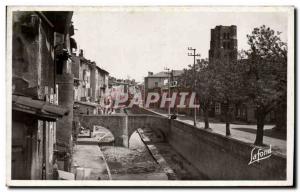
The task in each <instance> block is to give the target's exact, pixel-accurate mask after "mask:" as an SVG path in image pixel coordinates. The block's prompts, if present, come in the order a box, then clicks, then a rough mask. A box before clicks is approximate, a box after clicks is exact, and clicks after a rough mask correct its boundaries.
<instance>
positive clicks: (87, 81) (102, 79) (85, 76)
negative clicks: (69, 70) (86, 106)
mask: <svg viewBox="0 0 300 192" xmlns="http://www.w3.org/2000/svg"><path fill="white" fill-rule="evenodd" d="M72 58H74V60H73V65H76V70H74V71H73V72H74V73H75V74H76V75H75V76H76V78H77V79H76V81H75V84H76V87H75V89H74V99H75V100H76V101H82V102H93V103H100V101H101V100H102V99H104V95H105V93H106V92H107V89H108V75H109V73H108V72H107V71H106V70H104V69H102V68H100V67H98V66H97V64H96V63H95V62H92V61H90V60H88V59H86V58H85V57H84V55H83V50H80V53H79V55H78V56H76V55H73V56H72Z"/></svg>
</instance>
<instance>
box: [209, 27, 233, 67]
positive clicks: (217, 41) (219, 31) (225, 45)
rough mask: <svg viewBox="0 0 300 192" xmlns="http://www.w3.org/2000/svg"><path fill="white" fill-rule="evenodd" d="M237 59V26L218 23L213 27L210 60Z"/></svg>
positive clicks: (226, 60) (211, 61)
mask: <svg viewBox="0 0 300 192" xmlns="http://www.w3.org/2000/svg"><path fill="white" fill-rule="evenodd" d="M236 61H237V27H236V26H235V25H231V26H222V25H218V26H216V27H215V28H214V29H211V40H210V49H209V62H210V63H214V62H226V63H229V62H236Z"/></svg>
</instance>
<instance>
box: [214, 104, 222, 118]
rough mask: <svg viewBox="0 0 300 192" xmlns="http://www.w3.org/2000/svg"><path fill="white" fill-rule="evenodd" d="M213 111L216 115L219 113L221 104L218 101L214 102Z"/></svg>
mask: <svg viewBox="0 0 300 192" xmlns="http://www.w3.org/2000/svg"><path fill="white" fill-rule="evenodd" d="M215 113H216V115H220V114H221V104H220V103H216V104H215Z"/></svg>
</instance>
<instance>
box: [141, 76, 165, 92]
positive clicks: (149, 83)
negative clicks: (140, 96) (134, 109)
mask: <svg viewBox="0 0 300 192" xmlns="http://www.w3.org/2000/svg"><path fill="white" fill-rule="evenodd" d="M166 79H168V78H167V77H146V78H145V85H146V86H145V87H146V88H147V89H153V88H155V87H163V86H164V80H166ZM155 83H157V86H156V85H155Z"/></svg>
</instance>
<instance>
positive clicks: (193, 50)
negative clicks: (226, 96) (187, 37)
mask: <svg viewBox="0 0 300 192" xmlns="http://www.w3.org/2000/svg"><path fill="white" fill-rule="evenodd" d="M188 50H189V51H192V53H190V52H189V53H188V56H192V57H194V65H193V68H194V75H193V76H194V77H193V78H194V92H195V93H196V57H200V54H196V49H194V48H192V47H188ZM194 126H195V127H196V126H197V108H196V107H195V108H194Z"/></svg>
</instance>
